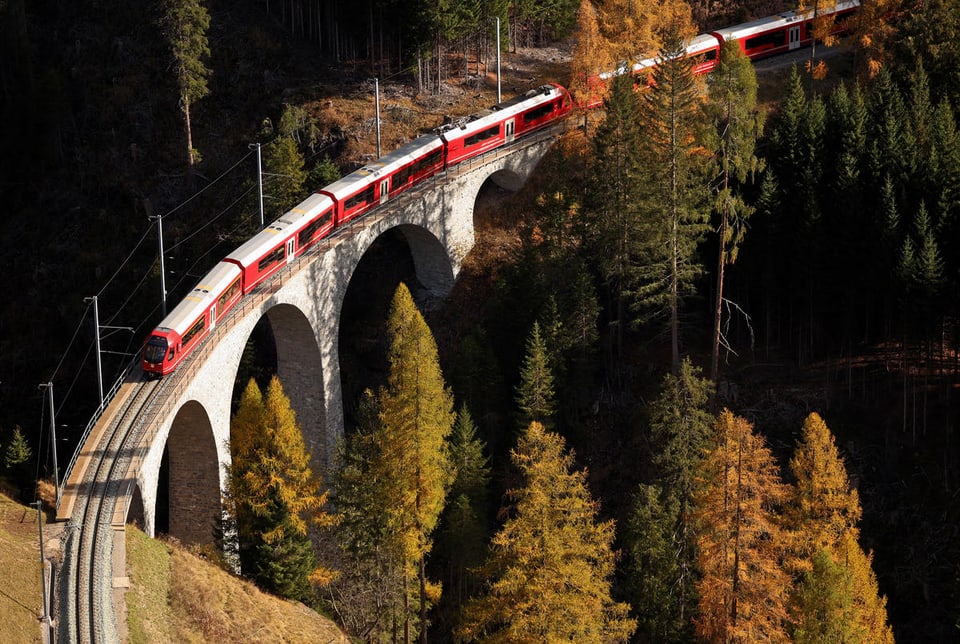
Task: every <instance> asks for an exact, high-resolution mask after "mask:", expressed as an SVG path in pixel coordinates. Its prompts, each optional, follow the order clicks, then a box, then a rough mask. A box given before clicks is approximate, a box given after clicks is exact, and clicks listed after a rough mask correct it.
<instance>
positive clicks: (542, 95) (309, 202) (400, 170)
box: [142, 84, 573, 377]
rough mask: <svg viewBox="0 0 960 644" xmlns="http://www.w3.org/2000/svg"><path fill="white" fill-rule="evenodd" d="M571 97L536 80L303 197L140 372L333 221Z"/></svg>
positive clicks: (520, 128)
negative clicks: (524, 89)
mask: <svg viewBox="0 0 960 644" xmlns="http://www.w3.org/2000/svg"><path fill="white" fill-rule="evenodd" d="M572 110H573V100H572V98H571V97H570V94H569V93H568V92H567V90H566V89H565V88H563V87H561V86H560V85H555V84H551V85H543V86H541V87H539V88H537V89H534V90H530V91H529V92H526V93H525V94H522V95H520V96H517V97H516V98H513V99H510V100H508V101H505V102H503V103H500V104H498V105H494V106H493V107H491V108H490V109H489V110H484V111H482V112H479V113H477V114H473V115H471V116H467V117H464V118H462V119H460V120H458V121H457V122H455V123H451V124H448V125H444V126H443V127H441V128H438V129H437V130H436V132H435V133H433V134H426V135H423V136H421V137H419V138H417V139H415V140H414V141H411V142H410V143H407V144H405V145H403V146H401V147H400V148H398V149H396V150H394V151H393V152H390V153H389V154H387V155H385V156H383V157H381V158H380V159H379V160H377V161H375V162H373V163H370V164H367V165H365V166H364V167H362V168H360V169H359V170H357V171H355V172H353V173H351V174H348V175H347V176H345V177H343V178H342V179H340V180H338V181H335V182H334V183H332V184H330V185H329V186H326V187H325V188H322V189H321V190H319V191H317V192H316V193H314V194H311V195H310V196H309V197H307V198H306V199H305V200H304V201H303V202H302V203H300V204H299V205H297V206H296V207H295V208H292V209H291V210H290V211H289V212H287V213H286V214H284V215H283V216H282V217H280V218H279V219H278V220H276V221H275V222H273V223H272V224H270V225H269V226H267V227H266V228H264V229H263V230H262V231H260V232H259V233H257V234H256V235H254V236H253V237H252V238H251V239H249V240H248V241H246V242H245V243H244V244H243V245H241V246H240V247H239V248H237V249H236V250H234V251H233V252H232V253H230V254H229V255H227V256H226V257H225V258H224V259H223V260H222V261H220V263H218V264H217V265H216V266H215V267H214V268H213V270H211V271H210V272H209V273H207V275H206V276H204V278H203V279H201V280H200V283H199V284H197V286H196V287H195V288H194V289H193V291H192V292H191V293H190V294H189V295H187V296H186V297H185V298H184V299H183V301H182V302H180V303H179V304H178V305H177V306H176V308H174V309H173V311H171V312H170V314H169V315H167V317H165V318H164V319H163V321H162V322H161V323H160V325H159V326H158V327H157V328H156V329H154V330H153V332H152V333H151V334H150V336H149V337H148V338H147V340H146V343H145V345H144V349H143V360H142V365H143V370H144V372H146V373H147V374H148V375H152V376H157V377H159V376H164V375H166V374H169V373H170V372H172V371H173V370H174V369H176V368H177V366H178V365H179V364H180V363H181V362H183V360H184V359H185V358H186V357H187V356H188V355H189V354H190V352H191V351H192V350H193V349H194V347H196V346H197V344H199V343H200V342H201V341H202V340H203V338H204V337H205V336H206V335H207V334H208V333H210V331H211V330H212V329H213V328H214V327H215V326H216V325H217V324H218V323H219V321H220V320H221V319H223V316H224V315H226V314H227V312H228V311H229V310H230V309H231V307H233V306H234V305H235V304H236V303H237V302H238V301H239V300H240V298H241V297H243V296H244V295H246V294H247V293H249V292H250V291H252V290H253V289H254V288H256V287H257V285H259V284H260V283H261V282H263V281H264V280H266V279H267V278H269V277H270V276H271V275H273V274H274V273H276V272H277V271H279V270H280V269H281V268H283V267H284V266H286V265H287V264H288V263H289V262H291V261H292V260H293V259H294V258H296V257H298V256H300V255H302V254H303V253H304V252H306V250H307V249H308V248H310V247H311V246H312V245H314V244H315V243H317V242H318V241H320V240H321V239H323V238H324V237H326V236H327V235H329V234H330V233H331V231H333V230H334V229H335V228H337V227H338V226H342V225H343V224H345V223H346V222H348V221H350V220H352V219H355V218H357V217H360V216H361V215H363V214H364V213H366V212H367V211H369V210H370V209H371V208H374V207H376V206H378V205H380V204H383V203H386V202H387V201H389V200H390V199H393V198H395V197H396V196H397V195H399V194H400V193H402V192H403V191H405V190H408V189H410V188H411V187H413V186H415V185H417V184H418V183H419V182H421V181H423V180H424V179H427V178H429V177H431V176H433V175H435V174H436V173H438V172H441V171H443V170H445V169H447V168H450V167H452V166H455V165H456V164H458V163H460V162H462V161H464V160H466V159H470V158H473V157H476V156H478V155H480V154H483V153H484V152H488V151H490V150H493V149H495V148H497V147H500V146H502V145H507V144H509V143H511V142H513V140H514V139H516V138H519V137H523V136H526V135H527V134H530V133H532V132H535V131H537V130H540V129H543V128H545V127H548V126H550V125H553V124H554V123H556V122H558V121H560V120H562V119H564V118H566V117H567V115H568V114H570V112H571V111H572Z"/></svg>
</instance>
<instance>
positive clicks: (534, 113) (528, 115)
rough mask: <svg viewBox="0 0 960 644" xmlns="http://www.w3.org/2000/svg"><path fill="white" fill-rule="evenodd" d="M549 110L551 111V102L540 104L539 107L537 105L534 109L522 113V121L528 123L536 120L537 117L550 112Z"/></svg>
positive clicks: (539, 117) (540, 117)
mask: <svg viewBox="0 0 960 644" xmlns="http://www.w3.org/2000/svg"><path fill="white" fill-rule="evenodd" d="M551 112H553V103H547V104H546V105H541V106H540V107H538V108H537V109H535V110H530V111H529V112H524V114H523V122H524V123H529V122H531V121H536V120H538V119H542V118H543V117H545V116H547V115H548V114H550V113H551Z"/></svg>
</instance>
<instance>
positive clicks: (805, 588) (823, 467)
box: [784, 413, 893, 644]
mask: <svg viewBox="0 0 960 644" xmlns="http://www.w3.org/2000/svg"><path fill="white" fill-rule="evenodd" d="M790 469H791V470H792V471H793V475H794V477H795V479H796V482H795V484H794V487H793V494H792V498H791V499H790V501H789V502H788V503H787V505H786V511H785V512H784V527H785V529H786V530H787V531H789V532H790V535H791V538H790V540H789V541H790V544H791V548H790V550H791V553H790V557H789V558H788V562H789V563H788V566H789V568H790V569H791V570H793V571H795V572H797V573H798V574H799V578H798V582H799V583H798V584H797V586H796V588H795V590H794V592H793V595H792V597H791V601H790V614H791V621H792V623H793V627H792V630H793V633H792V634H793V639H794V641H796V642H824V641H831V642H871V643H874V642H878V643H882V644H887V643H891V644H892V642H893V632H892V630H891V629H890V626H889V624H888V623H887V611H886V603H887V600H886V598H885V597H883V596H882V595H880V591H879V586H878V584H877V578H876V575H875V574H874V572H873V568H872V566H871V560H872V556H871V555H868V554H866V553H864V551H863V550H862V548H861V547H860V544H859V543H858V541H859V529H858V528H857V524H858V523H859V521H860V516H861V513H862V510H861V508H860V498H859V495H858V494H857V491H856V490H855V489H853V488H851V486H850V482H849V480H848V478H847V471H846V468H845V466H844V464H843V459H842V458H841V457H840V455H839V452H838V451H837V447H836V445H835V442H834V437H833V434H832V433H831V432H830V429H829V428H828V427H827V424H826V423H825V422H824V421H823V419H822V418H821V417H820V415H819V414H817V413H812V414H810V415H809V416H808V417H807V419H806V421H805V422H804V424H803V434H802V436H801V439H800V443H799V444H798V445H797V449H796V450H795V452H794V456H793V458H792V459H791V460H790Z"/></svg>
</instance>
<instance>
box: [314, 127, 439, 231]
mask: <svg viewBox="0 0 960 644" xmlns="http://www.w3.org/2000/svg"><path fill="white" fill-rule="evenodd" d="M443 163H444V160H443V141H442V140H441V139H440V137H438V136H437V135H436V134H424V135H423V136H420V137H417V138H416V139H414V140H413V141H410V142H409V143H406V144H404V145H402V146H400V147H399V148H397V149H396V150H394V151H393V152H390V153H388V154H386V155H384V156H383V157H381V158H380V159H378V160H377V161H374V162H372V163H368V164H367V165H365V166H363V167H362V168H360V169H359V170H356V171H354V172H351V173H350V174H348V175H347V176H345V177H343V178H342V179H340V180H338V181H335V182H333V183H331V184H330V185H329V186H327V187H326V188H323V189H322V190H321V191H320V192H321V193H323V194H324V195H326V196H327V197H329V198H330V199H332V200H333V201H334V202H335V203H336V213H337V217H336V225H337V226H341V225H343V224H345V223H347V222H348V221H350V220H351V219H355V218H357V217H359V216H360V215H362V214H364V213H365V212H367V211H368V210H370V209H371V208H373V207H374V206H377V205H380V204H382V203H386V202H387V201H388V200H389V199H390V197H391V196H396V195H398V194H400V193H401V192H403V191H404V190H407V189H408V188H410V187H412V186H414V185H416V184H417V183H418V182H420V181H422V180H424V179H426V178H428V177H430V176H433V175H434V174H436V173H437V172H439V171H440V170H442V169H443Z"/></svg>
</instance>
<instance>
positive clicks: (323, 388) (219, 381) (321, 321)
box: [59, 131, 556, 575]
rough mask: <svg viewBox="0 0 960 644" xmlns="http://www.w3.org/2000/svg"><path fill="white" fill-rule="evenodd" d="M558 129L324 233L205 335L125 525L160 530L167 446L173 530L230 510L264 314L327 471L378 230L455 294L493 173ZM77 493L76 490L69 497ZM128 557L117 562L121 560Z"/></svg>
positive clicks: (500, 177)
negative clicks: (359, 299) (226, 498)
mask: <svg viewBox="0 0 960 644" xmlns="http://www.w3.org/2000/svg"><path fill="white" fill-rule="evenodd" d="M555 136H556V132H549V131H548V132H545V133H542V134H540V135H539V136H536V137H533V138H532V139H524V140H521V141H517V142H516V143H515V144H513V145H511V146H509V147H506V148H502V149H500V150H498V151H495V152H491V153H489V154H488V155H486V156H484V157H479V158H477V159H474V160H472V161H470V162H465V163H463V164H461V165H460V166H457V167H456V168H455V169H453V170H450V171H448V172H446V173H443V174H442V175H440V176H438V177H436V178H435V179H434V180H432V181H431V182H429V183H428V184H427V185H426V186H423V187H421V188H418V189H417V190H416V191H412V192H411V193H409V194H404V195H401V196H400V197H399V198H398V199H396V200H395V201H393V202H390V203H387V204H386V205H384V206H383V207H381V208H379V209H378V210H377V211H374V212H373V213H371V214H369V215H367V216H366V217H363V218H361V219H360V220H358V221H357V222H355V224H354V225H352V226H351V227H349V228H348V229H346V230H343V231H340V232H338V234H336V235H335V236H332V237H331V238H329V239H328V240H325V241H324V242H323V244H322V247H321V248H320V249H319V252H315V253H310V254H308V255H306V256H304V257H302V258H299V259H298V260H297V261H296V262H295V263H294V264H292V265H291V266H289V267H287V268H286V269H284V270H283V271H282V273H283V275H282V277H281V278H279V279H278V280H275V281H274V282H270V283H268V284H267V286H266V288H265V292H263V293H260V294H254V295H251V296H248V297H246V298H244V300H243V301H242V304H240V305H238V306H237V307H236V309H235V310H234V311H233V312H232V314H231V316H229V317H228V319H227V320H225V323H224V324H222V325H221V326H220V327H218V328H217V329H215V330H214V331H213V332H212V335H211V337H209V338H207V339H206V340H205V341H204V344H205V345H206V346H204V347H202V348H203V350H202V351H198V352H197V355H196V356H193V357H191V359H190V361H189V362H188V363H185V365H184V366H183V367H181V369H180V370H178V373H177V374H173V375H171V376H168V377H167V378H168V379H173V378H174V377H176V378H177V382H175V383H171V386H168V387H166V388H165V390H164V394H163V396H162V398H161V399H160V400H159V401H158V402H157V404H156V405H154V408H153V409H152V411H151V412H150V413H149V418H146V419H143V421H142V422H144V424H145V431H144V432H142V436H143V437H144V438H142V439H141V444H140V445H139V447H138V449H137V450H136V456H135V457H134V459H133V462H132V463H131V466H130V467H129V469H128V470H127V471H128V473H129V474H128V476H129V480H130V484H129V485H127V486H126V487H127V493H126V495H125V498H124V497H123V496H121V498H118V499H117V502H118V508H117V511H118V512H120V513H125V514H126V520H127V521H129V520H132V519H136V520H137V521H139V522H142V526H143V528H144V529H145V531H146V532H147V533H148V534H150V535H151V536H154V535H155V532H156V529H157V499H158V483H159V480H160V470H161V462H162V460H163V457H164V453H165V452H166V454H167V458H168V461H167V462H168V464H169V495H168V496H169V526H168V532H169V534H170V535H171V536H174V537H177V538H178V539H180V540H181V541H184V542H187V543H192V544H206V543H211V542H212V539H213V537H212V534H213V533H212V530H211V528H212V526H213V525H214V524H215V523H216V522H219V519H220V517H221V503H220V499H221V489H222V488H223V486H224V474H225V468H226V466H227V465H228V464H229V462H230V448H229V437H230V427H229V423H230V403H231V395H232V392H233V388H234V381H235V378H236V374H237V370H238V367H239V362H240V357H241V354H242V352H243V349H244V346H245V344H246V342H247V340H248V338H249V337H250V335H251V332H252V331H253V328H254V326H255V325H256V324H257V322H258V321H260V320H261V319H262V318H263V317H267V318H268V319H269V321H270V325H271V329H272V331H273V334H274V337H275V341H276V349H277V366H278V372H279V374H278V375H279V377H280V379H281V381H282V382H283V385H284V390H285V392H286V393H287V395H288V396H289V397H290V399H291V403H292V405H293V408H294V411H295V412H296V414H297V419H298V421H299V423H300V425H301V427H302V428H303V433H304V439H305V441H306V443H307V446H308V448H309V449H310V450H311V452H312V453H313V455H314V467H315V468H318V469H319V471H321V472H324V471H327V467H328V465H329V464H330V462H331V457H332V455H333V453H334V449H335V446H336V442H337V440H338V438H339V437H340V436H341V435H342V433H343V418H344V416H343V400H342V394H341V380H340V364H339V357H338V338H339V334H340V315H341V307H342V304H343V301H344V297H345V295H346V292H347V288H348V285H349V283H350V279H351V276H352V275H353V273H354V270H355V269H356V267H357V266H358V264H359V263H360V261H361V259H362V258H363V256H364V253H365V252H366V251H367V250H368V249H369V248H370V246H371V244H372V243H373V242H374V241H375V240H376V239H377V238H378V237H379V236H380V235H382V234H383V233H385V232H386V231H388V230H391V229H397V230H398V231H399V232H400V233H401V234H402V237H403V239H405V240H406V243H407V244H408V246H409V250H410V254H411V256H412V258H413V263H414V268H415V271H416V276H417V279H418V281H419V282H420V284H421V285H422V286H423V287H424V288H425V289H426V290H427V291H428V292H429V295H430V297H437V298H439V297H443V296H445V295H446V294H447V293H448V292H449V290H450V289H451V288H452V287H453V284H454V280H455V279H456V276H457V274H458V272H459V270H460V265H461V262H462V260H463V259H464V257H465V256H466V254H467V252H468V251H469V250H470V249H471V248H472V246H473V243H474V226H473V212H474V206H475V202H476V199H477V196H478V193H479V191H480V189H481V187H482V186H483V184H484V183H486V182H487V181H488V180H492V181H493V182H495V183H496V184H498V185H499V186H501V187H504V188H507V189H509V190H517V189H519V188H520V187H521V186H522V185H523V183H524V182H525V181H526V179H527V177H528V176H529V175H530V173H531V172H532V171H533V169H534V168H535V167H536V165H537V164H538V163H539V161H540V159H541V158H542V157H543V156H544V154H545V153H546V152H547V150H548V149H549V148H550V146H551V145H552V143H553V141H554V138H555ZM179 371H183V372H184V373H179ZM134 482H135V484H134ZM69 494H70V488H69V486H68V488H67V491H66V492H65V496H64V498H65V500H66V499H67V497H68V496H69ZM71 505H72V503H67V504H65V505H62V506H61V513H63V512H64V511H65V512H67V513H69V511H70V510H69V507H70V506H71ZM68 516H69V515H68ZM115 516H117V515H115ZM59 518H66V517H64V516H62V514H61V516H60V517H59ZM115 523H116V522H115ZM119 563H120V562H118V561H117V560H116V558H115V559H114V567H116V566H117V565H118V564H119ZM119 574H121V575H122V574H123V573H122V572H121V573H119Z"/></svg>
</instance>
